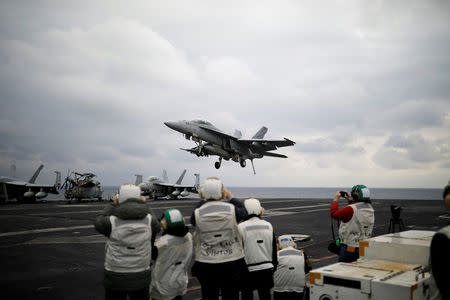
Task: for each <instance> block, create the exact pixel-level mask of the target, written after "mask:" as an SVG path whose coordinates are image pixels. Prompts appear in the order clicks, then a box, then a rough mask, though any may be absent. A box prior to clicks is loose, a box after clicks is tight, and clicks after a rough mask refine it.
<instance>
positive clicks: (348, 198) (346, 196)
mask: <svg viewBox="0 0 450 300" xmlns="http://www.w3.org/2000/svg"><path fill="white" fill-rule="evenodd" d="M344 192H345V197H344V198H345V199H347V200H348V201H350V200H351V198H350V195H349V194H348V192H347V191H344Z"/></svg>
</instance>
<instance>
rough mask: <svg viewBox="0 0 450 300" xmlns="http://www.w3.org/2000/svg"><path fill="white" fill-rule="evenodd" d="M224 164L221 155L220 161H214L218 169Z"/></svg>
mask: <svg viewBox="0 0 450 300" xmlns="http://www.w3.org/2000/svg"><path fill="white" fill-rule="evenodd" d="M221 164H222V157H219V161H216V162H215V163H214V167H215V168H216V169H220V165H221Z"/></svg>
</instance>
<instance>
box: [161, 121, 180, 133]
mask: <svg viewBox="0 0 450 300" xmlns="http://www.w3.org/2000/svg"><path fill="white" fill-rule="evenodd" d="M164 125H166V126H167V127H169V128H170V129H173V130H176V131H179V132H183V126H181V124H180V122H164Z"/></svg>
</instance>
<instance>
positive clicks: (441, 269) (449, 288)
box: [430, 181, 450, 300]
mask: <svg viewBox="0 0 450 300" xmlns="http://www.w3.org/2000/svg"><path fill="white" fill-rule="evenodd" d="M442 197H443V198H444V204H445V207H446V208H447V213H450V181H449V182H448V184H447V186H446V187H445V188H444V192H443V195H442ZM449 253H450V225H448V226H446V227H444V228H442V229H441V230H439V231H438V232H437V233H436V234H435V235H434V236H433V239H432V240H431V245H430V265H431V272H432V275H433V276H432V280H433V281H434V282H433V283H434V284H435V285H436V286H437V289H438V290H439V291H433V292H434V295H433V296H434V297H431V299H433V300H434V299H436V300H437V299H445V300H447V299H450V285H449V284H448V270H449V269H450V256H449Z"/></svg>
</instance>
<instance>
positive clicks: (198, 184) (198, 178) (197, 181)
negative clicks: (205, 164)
mask: <svg viewBox="0 0 450 300" xmlns="http://www.w3.org/2000/svg"><path fill="white" fill-rule="evenodd" d="M194 176H195V184H194V187H195V189H196V190H197V191H198V190H199V189H200V174H194Z"/></svg>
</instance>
